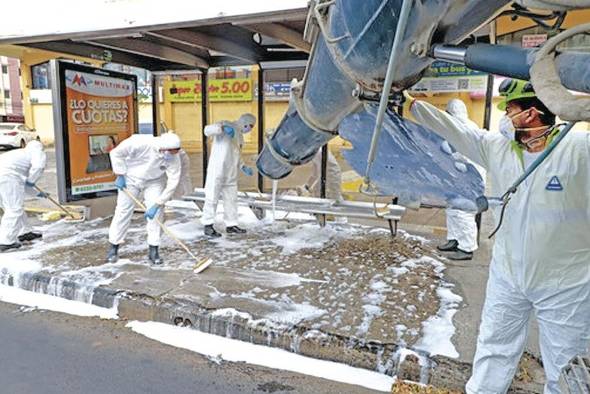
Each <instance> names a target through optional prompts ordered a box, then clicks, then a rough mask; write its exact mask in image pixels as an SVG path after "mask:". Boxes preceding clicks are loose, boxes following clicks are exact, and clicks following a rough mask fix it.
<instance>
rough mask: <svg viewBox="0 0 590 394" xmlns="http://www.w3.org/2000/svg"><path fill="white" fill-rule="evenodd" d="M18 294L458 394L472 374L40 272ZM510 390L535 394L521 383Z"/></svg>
mask: <svg viewBox="0 0 590 394" xmlns="http://www.w3.org/2000/svg"><path fill="white" fill-rule="evenodd" d="M0 283H3V284H5V285H8V286H13V287H18V288H21V289H23V290H28V291H33V292H36V293H42V294H48V295H52V296H57V297H61V298H65V299H68V300H75V301H81V302H86V303H90V304H93V305H96V306H100V307H104V308H112V307H117V309H118V314H119V317H120V318H121V319H125V320H140V321H156V322H161V323H167V324H174V325H180V326H186V327H190V328H192V329H195V330H199V331H202V332H205V333H209V334H214V335H218V336H222V337H226V338H231V339H237V340H241V341H245V342H249V343H253V344H258V345H264V346H270V347H274V348H279V349H283V350H286V351H289V352H293V353H296V354H300V355H302V356H307V357H312V358H316V359H321V360H326V361H333V362H338V363H343V364H347V365H350V366H353V367H357V368H363V369H368V370H371V371H377V372H380V373H384V374H387V375H390V376H394V375H397V377H398V378H400V379H403V380H408V381H413V382H420V383H423V384H430V385H432V386H435V387H437V388H446V389H450V390H459V391H462V390H463V389H464V387H465V383H466V382H467V379H468V378H469V376H470V374H471V364H470V363H465V362H460V361H457V360H454V359H451V358H447V357H442V356H433V357H431V356H429V355H428V354H427V353H425V352H423V351H420V350H412V349H409V348H406V347H403V346H400V345H398V344H396V343H382V342H378V341H365V340H361V339H358V338H355V337H349V336H342V335H338V334H333V333H327V332H323V331H320V330H317V329H311V328H309V327H306V326H305V325H299V324H297V325H281V324H274V323H273V324H268V323H269V322H268V321H267V320H258V319H256V317H253V316H250V315H248V314H245V313H239V312H236V311H234V312H233V313H228V312H229V311H230V310H227V309H224V310H218V309H208V308H204V307H203V306H201V305H199V304H197V303H194V302H191V301H188V300H184V299H176V298H172V297H167V296H163V297H159V298H155V297H152V296H148V295H145V294H139V293H131V292H127V291H124V290H116V289H111V288H108V287H88V286H84V285H80V284H78V283H76V282H73V281H69V280H64V279H61V278H59V277H56V276H49V275H44V274H40V273H23V274H21V275H20V276H18V277H14V276H12V275H10V276H9V277H8V278H5V279H4V280H3V281H2V282H0ZM513 390H515V391H514V392H518V393H536V392H537V391H536V390H534V391H531V388H530V387H524V386H523V385H522V384H518V383H516V384H514V385H513Z"/></svg>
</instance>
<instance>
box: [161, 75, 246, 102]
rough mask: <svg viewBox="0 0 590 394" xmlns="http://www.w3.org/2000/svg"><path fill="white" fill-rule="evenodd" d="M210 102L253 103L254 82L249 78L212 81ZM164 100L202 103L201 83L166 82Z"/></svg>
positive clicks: (209, 89) (209, 88) (195, 81)
mask: <svg viewBox="0 0 590 394" xmlns="http://www.w3.org/2000/svg"><path fill="white" fill-rule="evenodd" d="M207 91H208V93H209V101H252V97H253V93H252V92H253V89H252V80H251V79H247V78H235V79H211V80H209V84H208V87H207ZM164 99H165V100H166V101H168V102H172V103H194V102H197V101H201V81H199V80H197V79H194V80H190V81H164Z"/></svg>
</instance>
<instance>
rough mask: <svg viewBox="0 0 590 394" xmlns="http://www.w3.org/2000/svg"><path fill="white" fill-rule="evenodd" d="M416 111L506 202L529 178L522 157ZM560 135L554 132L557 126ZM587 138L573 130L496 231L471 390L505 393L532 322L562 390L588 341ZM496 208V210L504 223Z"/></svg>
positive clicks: (454, 122) (422, 109) (423, 109)
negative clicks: (562, 379) (562, 377)
mask: <svg viewBox="0 0 590 394" xmlns="http://www.w3.org/2000/svg"><path fill="white" fill-rule="evenodd" d="M411 111H412V114H413V115H414V116H415V117H416V119H417V120H418V121H419V122H421V123H422V124H424V125H426V126H428V127H430V128H432V129H433V130H435V131H436V132H437V133H439V134H440V135H441V136H442V137H443V138H445V139H447V140H448V141H449V142H450V143H451V144H452V145H453V146H454V147H455V148H456V149H457V150H458V151H459V152H461V153H463V154H464V155H465V156H467V157H468V158H470V159H471V160H473V161H474V162H476V163H477V164H479V165H481V166H483V167H484V168H485V169H486V170H487V171H488V173H489V175H490V182H491V192H492V195H493V196H500V195H502V194H503V193H504V192H505V191H506V190H507V189H508V188H509V187H510V186H511V184H512V183H513V182H514V181H515V180H516V179H517V178H518V177H519V176H520V175H522V173H523V171H524V165H523V159H522V158H523V151H522V149H521V148H520V147H519V146H518V145H517V144H516V142H514V141H509V140H507V139H506V138H505V137H504V136H502V135H501V134H500V133H486V132H484V131H482V130H477V129H474V128H471V127H466V126H465V123H463V122H461V121H460V120H458V119H456V118H454V117H452V116H450V115H448V114H447V113H445V112H442V111H439V110H438V109H436V108H435V107H433V106H432V105H430V104H428V103H424V102H420V101H414V102H413V104H412V105H411ZM556 130H557V129H556ZM588 190H590V134H589V133H586V132H576V131H572V132H570V134H569V135H568V136H567V137H566V138H564V139H563V140H562V141H561V143H560V144H559V145H558V146H557V147H556V148H555V150H554V151H553V152H552V153H551V155H550V156H549V157H548V158H547V159H546V160H545V161H544V162H543V163H542V164H541V165H540V166H539V168H538V169H537V170H535V171H534V172H533V173H532V175H531V176H530V177H529V178H527V180H526V181H525V182H524V183H523V184H521V185H520V187H519V189H518V191H517V192H516V194H514V195H513V197H512V200H511V201H510V203H509V204H508V206H507V208H506V211H505V214H504V220H503V224H502V227H501V228H500V230H499V231H498V233H497V234H496V239H495V243H494V249H493V252H492V261H491V263H490V275H489V279H488V284H487V292H486V300H485V304H484V308H483V312H482V321H481V325H480V329H479V336H478V340H477V351H476V354H475V359H474V362H473V374H472V376H471V379H470V380H469V382H468V383H467V387H466V389H467V392H468V393H478V394H482V393H483V394H485V393H505V392H506V391H507V390H508V387H509V385H510V383H511V381H512V378H513V376H514V373H515V371H516V369H517V367H518V361H519V359H520V357H521V355H522V352H523V349H524V346H525V343H526V338H527V329H528V321H529V318H530V316H531V314H532V312H533V311H534V312H535V314H536V317H537V320H538V323H539V331H540V337H539V342H540V347H541V355H542V358H543V365H544V367H545V373H546V376H547V383H546V386H545V393H559V392H560V390H559V388H558V379H559V373H560V370H561V368H563V367H564V366H565V365H566V364H567V363H568V361H569V360H570V359H571V358H572V357H573V356H575V355H576V354H579V353H583V352H585V351H586V350H587V348H588V344H589V341H590V199H589V198H588ZM499 210H500V207H497V208H495V212H494V213H495V218H496V220H499Z"/></svg>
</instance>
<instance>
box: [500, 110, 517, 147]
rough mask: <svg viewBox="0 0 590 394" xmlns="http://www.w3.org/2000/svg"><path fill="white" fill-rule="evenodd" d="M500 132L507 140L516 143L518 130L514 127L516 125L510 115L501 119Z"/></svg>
mask: <svg viewBox="0 0 590 394" xmlns="http://www.w3.org/2000/svg"><path fill="white" fill-rule="evenodd" d="M499 130H500V134H502V135H503V136H504V137H506V139H508V140H509V141H514V139H515V136H516V128H515V127H514V123H512V119H510V117H509V116H508V115H504V116H502V118H501V119H500V125H499Z"/></svg>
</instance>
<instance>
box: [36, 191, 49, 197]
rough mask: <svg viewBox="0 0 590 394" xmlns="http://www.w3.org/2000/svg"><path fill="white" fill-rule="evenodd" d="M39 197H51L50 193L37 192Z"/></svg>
mask: <svg viewBox="0 0 590 394" xmlns="http://www.w3.org/2000/svg"><path fill="white" fill-rule="evenodd" d="M37 197H39V198H47V197H49V193H46V192H39V193H37Z"/></svg>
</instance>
